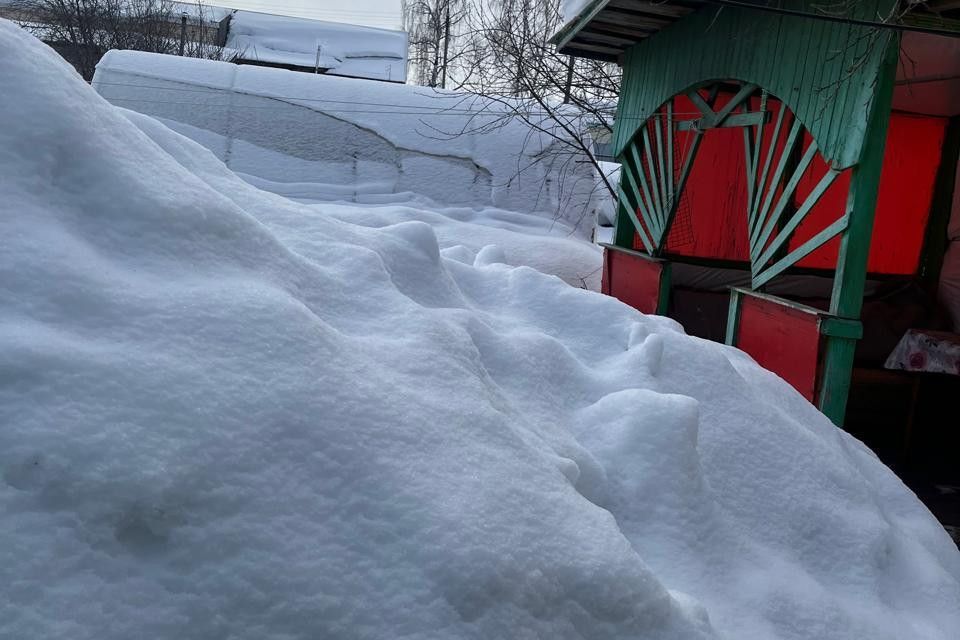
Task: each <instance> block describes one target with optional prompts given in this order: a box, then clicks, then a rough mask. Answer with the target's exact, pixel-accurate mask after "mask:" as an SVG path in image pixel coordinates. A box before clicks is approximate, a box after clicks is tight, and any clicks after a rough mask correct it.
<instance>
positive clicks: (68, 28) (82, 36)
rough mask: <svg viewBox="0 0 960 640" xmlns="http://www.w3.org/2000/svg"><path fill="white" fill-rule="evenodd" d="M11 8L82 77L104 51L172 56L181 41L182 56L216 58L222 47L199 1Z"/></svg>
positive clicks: (62, 0) (74, 1) (20, 3)
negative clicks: (189, 2) (167, 54)
mask: <svg viewBox="0 0 960 640" xmlns="http://www.w3.org/2000/svg"><path fill="white" fill-rule="evenodd" d="M11 6H12V8H13V9H14V11H15V12H16V16H17V19H18V22H20V24H21V26H23V27H24V28H26V29H28V30H29V31H31V32H33V33H34V35H36V36H37V37H39V38H40V39H42V40H44V41H45V42H47V43H48V44H50V45H51V46H53V47H54V48H55V49H57V51H58V52H59V53H60V54H61V55H63V56H64V57H65V58H67V59H68V60H69V61H70V62H71V63H72V64H73V65H74V66H75V67H76V68H77V71H79V72H80V74H81V75H82V76H83V77H84V78H86V79H87V80H89V79H91V78H92V77H93V72H94V70H95V69H96V65H97V62H99V61H100V58H101V57H102V56H103V54H104V53H106V52H107V51H109V50H110V49H134V50H138V51H152V52H155V53H169V54H176V53H179V51H180V49H181V41H182V40H186V41H185V42H183V45H184V46H183V50H184V55H190V56H193V57H204V58H211V57H212V58H219V57H220V52H221V51H222V49H221V48H220V47H218V46H217V42H216V33H217V25H216V22H214V21H212V20H211V19H209V17H208V11H207V9H206V8H205V7H204V6H203V5H202V4H201V3H199V2H198V3H197V4H195V5H189V4H185V3H177V2H173V1H172V0H15V1H14V2H13V3H12V5H11ZM187 26H189V29H187V28H186V27H187ZM187 38H189V39H188V40H187Z"/></svg>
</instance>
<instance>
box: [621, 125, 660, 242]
mask: <svg viewBox="0 0 960 640" xmlns="http://www.w3.org/2000/svg"><path fill="white" fill-rule="evenodd" d="M627 151H628V155H629V157H630V160H631V161H632V162H633V164H634V165H635V166H636V167H637V169H636V177H637V181H638V182H639V183H640V188H641V190H642V191H643V197H644V199H645V200H646V202H647V205H648V208H647V210H646V213H648V214H649V215H650V232H651V233H652V234H653V235H654V237H655V239H656V240H657V242H656V244H659V243H660V240H659V239H660V236H661V235H662V233H663V229H662V227H661V224H662V221H661V220H660V218H659V216H658V215H656V211H655V210H654V207H653V197H652V196H651V195H650V187H649V186H648V185H647V179H646V177H645V173H644V171H643V160H642V159H641V158H640V154H639V152H638V151H637V145H636V141H634V142H632V143H630V147H629V148H628V149H627Z"/></svg>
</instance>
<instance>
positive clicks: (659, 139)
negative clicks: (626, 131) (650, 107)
mask: <svg viewBox="0 0 960 640" xmlns="http://www.w3.org/2000/svg"><path fill="white" fill-rule="evenodd" d="M662 115H663V113H662V112H661V113H659V114H657V117H655V118H654V119H653V134H654V139H655V141H656V147H657V167H658V168H659V169H660V177H659V178H660V179H659V180H657V185H658V186H659V188H660V198H661V201H662V202H663V211H664V212H666V211H667V210H668V209H669V208H670V204H669V203H670V200H669V199H668V198H667V183H669V182H670V181H671V176H667V159H666V149H664V148H663V122H662V121H661V118H662ZM663 217H664V218H666V213H664V216H663Z"/></svg>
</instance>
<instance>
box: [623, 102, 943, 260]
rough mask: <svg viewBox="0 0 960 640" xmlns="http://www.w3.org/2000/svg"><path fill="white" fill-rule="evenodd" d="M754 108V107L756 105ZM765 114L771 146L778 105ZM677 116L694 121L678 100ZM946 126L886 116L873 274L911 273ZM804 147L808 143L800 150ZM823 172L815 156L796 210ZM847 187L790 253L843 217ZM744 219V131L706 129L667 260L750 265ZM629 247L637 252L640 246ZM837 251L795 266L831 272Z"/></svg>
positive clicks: (842, 184) (823, 204)
mask: <svg viewBox="0 0 960 640" xmlns="http://www.w3.org/2000/svg"><path fill="white" fill-rule="evenodd" d="M727 99H729V96H724V97H721V99H720V101H719V105H720V106H722V104H723V103H724V102H725V101H726V100H727ZM720 106H718V107H717V108H720ZM751 106H752V108H754V109H756V108H758V107H759V104H758V100H755V104H753V105H751ZM768 107H769V108H770V109H771V110H773V111H774V117H773V118H771V121H770V124H768V125H767V126H766V127H765V135H766V136H767V137H768V139H769V136H772V135H773V127H774V125H773V122H774V121H775V114H776V110H777V109H779V108H780V103H779V102H777V101H770V102H769V103H768ZM674 112H675V115H676V117H677V118H680V119H692V118H694V117H695V114H696V109H695V108H694V106H693V104H692V103H691V102H690V101H689V100H688V99H687V98H686V97H682V96H681V97H677V98H675V99H674ZM946 124H947V121H946V119H945V118H936V117H927V116H915V115H911V114H902V113H894V114H893V116H892V117H891V121H890V128H889V132H888V136H887V146H886V152H885V156H884V165H883V174H882V178H881V184H880V193H879V199H878V206H877V212H876V218H875V222H874V232H873V237H872V245H871V253H870V259H869V267H868V268H869V270H870V272H872V273H883V274H912V273H915V272H916V269H917V266H918V264H919V257H920V252H921V250H922V247H923V238H924V233H925V229H926V224H927V220H928V218H929V213H930V202H931V200H932V197H933V187H934V181H935V179H936V172H937V167H938V166H939V163H940V150H941V147H942V145H943V138H944V133H945V130H946ZM691 138H692V134H690V133H680V134H678V136H677V139H676V141H675V145H674V155H675V157H676V158H677V160H676V162H675V170H676V173H677V175H679V172H680V167H681V166H682V159H683V157H684V154H685V152H686V150H687V149H689V144H690V140H691ZM785 138H786V131H782V132H781V136H780V140H781V143H780V145H779V146H778V150H777V153H778V155H779V154H780V153H782V148H783V141H784V139H785ZM809 144H810V138H809V136H807V138H806V140H805V141H804V147H806V146H807V145H809ZM762 162H763V158H761V163H762ZM826 170H827V165H826V164H825V163H824V162H823V160H822V159H821V157H820V156H819V155H818V156H817V157H816V158H815V159H814V161H813V163H811V166H810V168H808V170H807V171H806V173H805V174H804V176H803V178H802V179H801V181H800V184H799V186H798V188H797V193H796V197H795V199H794V202H795V206H799V205H800V204H801V203H802V202H803V201H804V200H805V199H806V197H807V195H808V194H809V193H810V191H811V190H812V189H813V188H814V187H815V186H816V184H817V182H819V180H820V178H821V177H822V176H823V175H824V173H826ZM772 171H773V169H772V168H771V172H772ZM849 184H850V172H849V171H847V172H845V173H844V174H843V175H841V176H839V177H838V178H837V179H836V181H835V182H834V183H833V185H831V187H830V189H828V190H827V192H826V193H825V194H824V195H823V197H822V198H821V200H820V202H819V203H818V204H817V206H815V207H814V209H813V210H812V211H811V212H810V214H809V215H808V217H807V218H806V220H805V221H804V222H803V224H801V225H800V227H799V228H798V229H797V232H796V233H795V235H794V238H793V239H792V240H791V241H790V242H789V248H790V249H794V248H796V247H798V246H800V245H801V244H803V243H804V242H805V241H806V240H808V239H810V238H811V237H812V236H813V235H815V234H816V233H817V232H819V231H820V230H822V229H823V228H825V227H826V226H828V225H829V224H830V223H832V222H833V221H835V220H836V219H837V218H838V217H839V216H840V215H842V213H843V211H844V210H845V207H846V201H847V194H848V191H849ZM746 212H747V193H746V177H745V175H744V144H743V131H742V130H741V129H739V128H736V129H716V130H711V131H709V132H708V133H707V134H706V135H705V136H704V139H703V142H702V144H701V146H700V151H699V153H698V155H697V159H696V161H695V162H694V164H693V167H692V169H691V173H690V177H689V179H688V182H687V188H686V190H685V191H684V194H683V196H682V198H681V200H680V206H679V210H678V212H677V217H676V219H675V221H674V224H673V227H672V228H671V230H670V232H669V234H668V236H667V246H666V249H667V253H668V254H670V255H672V256H678V257H683V256H685V257H695V258H706V259H716V260H727V261H739V262H748V261H749V238H748V235H747V213H746ZM634 246H635V248H637V249H642V245H641V244H640V242H639V239H636V241H635V243H634ZM838 247H839V239H835V240H833V241H831V242H829V243H827V244H826V245H825V246H823V247H821V248H820V249H818V250H817V251H815V252H814V253H812V254H811V255H809V256H807V257H806V258H805V259H804V260H802V261H801V262H800V263H799V266H803V267H810V268H820V269H831V270H832V269H834V268H835V266H836V260H837V252H838Z"/></svg>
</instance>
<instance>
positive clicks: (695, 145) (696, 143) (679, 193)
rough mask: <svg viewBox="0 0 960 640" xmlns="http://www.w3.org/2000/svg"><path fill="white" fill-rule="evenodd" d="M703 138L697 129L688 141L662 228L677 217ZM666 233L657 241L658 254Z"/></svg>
mask: <svg viewBox="0 0 960 640" xmlns="http://www.w3.org/2000/svg"><path fill="white" fill-rule="evenodd" d="M702 140H703V132H702V131H697V132H696V133H695V134H694V136H693V141H691V143H690V149H689V150H688V152H687V154H688V155H687V157H686V158H685V159H684V162H683V168H682V169H681V170H680V177H679V179H678V180H677V189H676V198H675V199H674V201H673V202H672V203H671V206H670V210H669V211H668V212H667V217H666V219H665V220H664V222H663V226H664V229H667V230H669V229H670V226H671V225H672V224H673V219H674V218H676V217H677V210H678V209H679V208H680V200H681V199H682V198H683V189H684V187H685V186H686V184H687V178H688V177H689V176H690V169H691V167H693V160H694V158H696V156H697V150H699V149H700V142H701V141H702ZM666 241H667V238H666V234H664V235H663V237H661V239H660V242H658V243H657V253H656V255H660V254H661V253H663V248H664V246H665V245H666Z"/></svg>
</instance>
